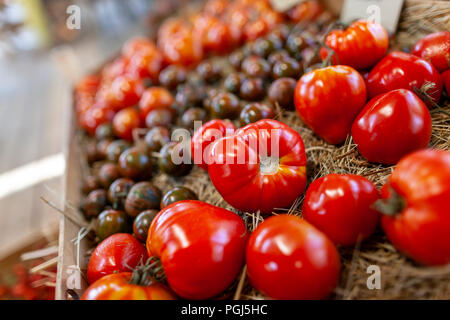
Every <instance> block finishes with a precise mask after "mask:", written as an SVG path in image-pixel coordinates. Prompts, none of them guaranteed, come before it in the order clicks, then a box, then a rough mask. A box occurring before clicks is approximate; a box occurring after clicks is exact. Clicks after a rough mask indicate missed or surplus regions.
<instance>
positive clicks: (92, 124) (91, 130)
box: [80, 104, 115, 136]
mask: <svg viewBox="0 0 450 320" xmlns="http://www.w3.org/2000/svg"><path fill="white" fill-rule="evenodd" d="M114 115H115V112H114V110H112V109H111V108H110V107H107V106H103V105H98V104H96V105H93V106H92V107H91V108H89V109H87V110H86V111H85V112H83V113H82V114H81V115H80V126H81V127H82V128H83V129H84V130H86V132H87V133H88V134H89V135H91V136H93V135H94V134H95V130H96V129H97V127H98V126H99V125H101V124H103V123H106V122H110V121H111V120H112V119H113V118H114Z"/></svg>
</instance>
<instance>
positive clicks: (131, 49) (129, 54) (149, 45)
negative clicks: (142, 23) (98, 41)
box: [122, 37, 154, 59]
mask: <svg viewBox="0 0 450 320" xmlns="http://www.w3.org/2000/svg"><path fill="white" fill-rule="evenodd" d="M153 47H154V44H153V42H152V41H151V40H150V39H148V38H144V37H134V38H131V39H130V40H128V41H127V42H126V43H125V44H124V45H123V47H122V55H123V56H124V57H125V58H126V59H131V58H133V56H134V55H135V54H136V53H138V52H142V51H147V50H148V49H153Z"/></svg>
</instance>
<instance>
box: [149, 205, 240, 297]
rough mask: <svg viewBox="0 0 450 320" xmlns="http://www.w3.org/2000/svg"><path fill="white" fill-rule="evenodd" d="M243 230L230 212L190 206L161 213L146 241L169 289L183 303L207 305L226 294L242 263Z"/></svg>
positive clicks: (207, 206) (201, 206)
mask: <svg viewBox="0 0 450 320" xmlns="http://www.w3.org/2000/svg"><path fill="white" fill-rule="evenodd" d="M247 238H248V235H247V229H246V226H245V223H244V221H243V220H242V218H240V217H239V216H238V215H237V214H235V213H234V212H231V211H228V210H225V209H222V208H219V207H215V206H213V205H210V204H208V203H205V202H201V201H196V200H183V201H178V202H175V203H173V204H171V205H169V206H168V207H165V208H164V209H162V210H161V211H160V213H159V214H158V215H157V216H156V217H155V219H154V220H153V222H152V224H151V226H150V229H149V232H148V238H147V249H148V250H149V255H152V256H153V255H156V256H157V257H159V258H160V259H161V264H162V267H163V269H164V273H165V275H166V278H167V282H168V284H169V286H170V288H171V289H172V290H173V291H174V292H175V293H176V294H177V295H179V296H180V297H182V298H185V299H208V298H212V297H214V296H216V295H218V294H219V293H221V292H223V291H224V290H225V289H227V288H228V287H229V286H230V285H231V284H232V283H233V281H234V280H235V279H236V276H237V275H238V273H239V271H240V270H241V268H242V265H243V263H244V255H245V246H246V243H247Z"/></svg>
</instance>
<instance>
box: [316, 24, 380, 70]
mask: <svg viewBox="0 0 450 320" xmlns="http://www.w3.org/2000/svg"><path fill="white" fill-rule="evenodd" d="M325 44H326V45H327V46H328V47H330V48H331V49H333V51H334V52H335V53H336V54H337V59H336V57H333V59H334V62H335V63H339V64H342V65H347V66H350V67H353V68H355V69H358V70H360V69H366V68H369V67H371V66H373V65H375V64H376V63H377V62H378V61H380V60H381V59H382V58H383V57H384V55H385V54H386V52H387V49H388V47H389V36H388V33H387V32H386V30H385V29H384V28H383V26H382V25H380V24H378V23H375V22H370V21H366V20H359V21H356V22H354V23H353V24H352V25H351V26H350V27H348V28H347V29H346V30H334V31H332V32H331V33H330V34H328V36H327V37H326V39H325ZM328 54H329V52H328V49H326V48H321V50H320V55H321V57H322V59H324V60H325V59H326V58H327V57H328Z"/></svg>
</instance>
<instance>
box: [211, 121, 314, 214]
mask: <svg viewBox="0 0 450 320" xmlns="http://www.w3.org/2000/svg"><path fill="white" fill-rule="evenodd" d="M210 159H211V162H212V163H211V164H210V165H209V166H208V171H209V176H210V178H211V181H212V183H213V184H214V186H215V187H216V189H217V191H219V193H220V194H221V195H222V197H223V198H224V199H225V200H226V201H227V202H228V203H229V204H230V205H232V206H233V207H235V208H236V209H239V210H242V211H247V212H256V211H258V210H260V211H261V213H262V214H269V213H271V212H272V211H273V210H274V209H275V208H286V207H289V206H291V205H292V203H293V202H294V201H295V200H296V199H297V197H299V196H300V195H301V194H302V193H303V191H304V190H305V185H306V154H305V146H304V144H303V140H302V138H301V136H300V134H299V133H298V132H296V131H295V130H293V129H291V128H290V127H288V126H287V125H285V124H284V123H281V122H279V121H276V120H270V119H263V120H260V121H258V122H255V123H252V124H249V125H247V126H246V127H244V128H241V129H239V130H238V131H236V133H235V134H234V135H231V136H227V137H224V138H222V139H220V140H217V141H216V142H214V144H213V145H212V147H211V153H210Z"/></svg>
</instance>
